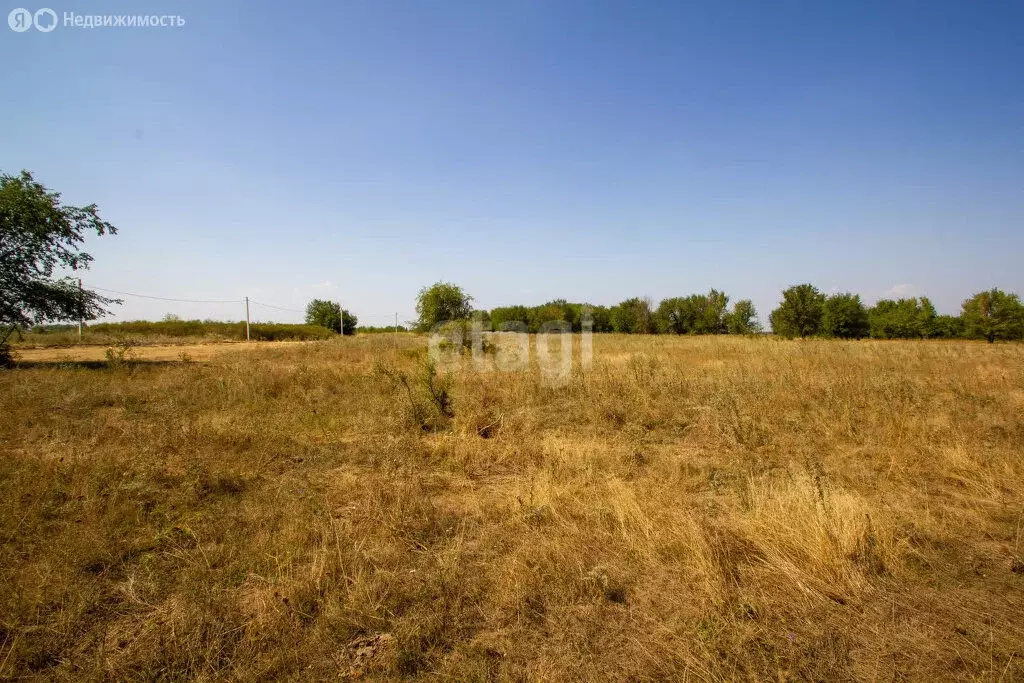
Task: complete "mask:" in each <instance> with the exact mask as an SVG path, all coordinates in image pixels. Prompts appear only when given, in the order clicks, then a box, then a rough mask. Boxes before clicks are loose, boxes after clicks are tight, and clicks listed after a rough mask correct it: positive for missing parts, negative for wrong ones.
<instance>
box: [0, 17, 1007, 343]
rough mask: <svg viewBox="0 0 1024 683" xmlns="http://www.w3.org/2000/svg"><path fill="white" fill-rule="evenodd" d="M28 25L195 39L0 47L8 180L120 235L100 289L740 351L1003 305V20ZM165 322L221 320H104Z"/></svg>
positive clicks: (206, 20) (9, 39)
mask: <svg viewBox="0 0 1024 683" xmlns="http://www.w3.org/2000/svg"><path fill="white" fill-rule="evenodd" d="M54 1H56V0H54ZM26 2H27V0H18V2H17V3H12V2H9V3H8V4H9V5H10V6H9V7H7V8H6V9H5V12H8V11H10V10H11V9H13V8H14V7H16V6H22V7H27V6H28V5H26V4H25V3H26ZM50 6H51V7H53V9H54V10H56V11H57V14H58V16H60V15H62V14H63V12H66V11H76V12H78V13H83V14H84V13H99V14H119V13H131V14H136V13H142V12H145V13H147V14H177V15H180V16H182V17H183V18H184V19H185V21H186V23H185V25H184V26H183V27H181V28H102V29H92V30H89V29H82V28H73V27H65V26H58V27H57V28H56V29H55V30H54V31H52V32H51V33H45V34H44V33H39V32H36V31H35V30H31V31H29V32H26V33H14V32H12V31H10V30H7V28H6V27H4V29H3V34H2V37H0V57H2V60H3V64H4V70H3V72H2V76H0V78H2V85H3V87H2V94H0V97H2V98H3V105H2V108H0V112H2V117H3V118H2V124H3V126H2V131H0V150H2V154H0V169H2V170H3V171H4V172H7V173H13V172H16V171H18V170H20V169H22V168H27V169H30V170H32V171H34V172H35V174H36V176H37V178H38V179H39V180H41V181H42V182H44V183H46V184H47V185H48V186H50V187H52V188H54V189H57V190H60V191H62V192H63V193H64V194H65V197H66V199H67V200H68V201H71V202H74V203H85V202H96V203H98V204H99V206H100V208H101V210H102V213H103V215H104V216H105V217H106V218H107V219H109V220H111V221H112V222H114V223H115V224H116V225H117V226H118V227H119V228H120V230H121V232H120V234H119V235H118V236H116V237H114V238H111V239H107V238H104V239H101V240H90V244H89V246H90V249H91V250H92V251H93V253H94V255H95V257H96V263H95V265H94V267H93V269H92V270H91V271H89V272H88V273H87V274H86V277H85V279H86V282H87V283H89V284H92V285H97V286H102V287H108V288H113V289H120V290H127V291H130V292H140V293H144V294H154V295H158V296H168V297H179V298H201V299H240V298H241V297H243V296H245V295H249V296H251V297H254V298H255V299H257V300H260V301H264V302H267V303H272V304H277V305H280V306H284V307H288V308H297V309H298V308H302V307H303V306H304V305H305V303H306V302H307V301H308V300H309V299H310V298H312V297H322V298H331V299H340V300H341V301H342V302H343V303H344V305H345V306H346V307H348V308H351V309H352V310H353V311H354V312H355V313H356V314H358V315H359V316H360V318H361V320H362V321H363V322H366V323H370V324H372V323H377V324H384V323H385V322H386V321H387V318H388V315H389V314H393V313H394V312H398V313H400V314H401V317H402V319H403V320H405V319H408V318H409V317H411V315H412V310H413V301H414V297H415V294H416V292H417V290H418V289H419V288H420V287H421V286H422V285H425V284H429V283H431V282H434V281H435V280H439V279H445V280H451V281H454V282H456V283H458V284H460V285H462V286H463V287H465V288H466V290H467V291H468V292H469V293H471V294H472V295H474V296H475V297H476V303H477V305H478V306H479V307H484V308H491V307H494V306H498V305H505V304H512V303H524V304H536V303H542V302H544V301H546V300H549V299H552V298H559V297H564V298H567V299H569V300H574V301H584V300H586V301H591V302H594V303H603V304H613V303H615V302H617V301H619V300H621V299H624V298H626V297H629V296H650V297H652V298H653V299H654V301H655V303H657V301H658V300H659V299H661V298H663V297H665V296H672V295H685V294H689V293H692V292H698V291H706V290H707V289H709V288H711V287H716V288H718V289H724V290H725V291H726V292H727V293H728V294H729V295H730V296H731V297H732V299H733V300H734V301H735V300H736V299H740V298H751V299H753V300H754V303H755V304H756V306H757V308H758V311H759V313H760V317H761V320H762V321H766V320H767V314H768V312H769V311H770V309H771V308H773V307H774V306H775V304H776V302H777V301H778V299H779V292H780V291H781V290H782V289H783V288H784V287H786V286H788V285H790V284H795V283H799V282H805V281H809V282H812V283H814V284H816V285H817V286H818V287H820V288H821V289H822V290H825V291H846V290H850V291H855V292H859V293H861V294H862V295H863V296H864V298H865V299H866V300H867V301H868V302H873V301H874V300H876V299H878V298H879V297H883V296H887V295H891V294H893V293H896V294H911V295H921V294H925V295H929V296H931V297H932V299H933V301H934V302H935V303H936V305H937V307H938V308H939V310H940V312H956V311H957V310H958V308H959V303H960V301H961V300H962V299H963V298H965V297H966V296H968V295H969V294H971V293H972V292H974V291H977V290H979V289H983V288H988V287H992V286H999V287H1001V288H1003V289H1008V290H1014V291H1017V292H1020V293H1024V275H1022V272H1024V269H1022V267H1021V265H1022V259H1021V257H1022V255H1024V229H1022V228H1024V71H1022V68H1024V5H1022V4H1021V3H1019V2H1014V3H972V2H915V3H912V2H862V1H858V2H849V3H840V2H782V3H773V2H745V3H734V2H703V3H696V2H695V3H688V2H687V3H684V2H665V3H657V2H604V1H601V2H554V1H550V0H544V1H532V0H531V1H519V0H516V1H515V2H506V3H497V2H493V3H492V2H476V1H475V2H454V1H451V0H443V1H441V2H421V1H415V2H396V1H392V0H380V1H372V2H371V1H365V2H324V3H283V2H275V3H273V4H268V3H262V2H246V3H243V2H155V3H145V2H105V1H96V2H90V3H77V4H76V6H69V5H54V4H51V5H50ZM29 8H30V9H33V10H34V9H36V7H35V6H31V7H29ZM168 312H173V313H176V314H178V315H182V316H185V317H217V318H233V319H238V318H239V317H240V316H241V315H242V311H241V308H240V307H239V306H237V305H227V306H225V305H220V306H218V305H204V304H174V303H168V302H156V301H144V300H135V299H131V298H129V299H128V301H127V302H126V304H125V305H124V306H123V307H120V308H119V309H118V310H117V312H116V316H115V317H116V318H118V319H133V318H159V317H161V316H163V315H164V314H165V313H168ZM254 316H255V317H259V318H262V319H270V318H273V319H278V320H295V319H298V318H299V317H300V316H299V315H297V314H290V313H286V312H275V311H272V310H269V309H257V308H254Z"/></svg>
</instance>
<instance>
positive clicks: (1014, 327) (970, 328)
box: [961, 289, 1024, 343]
mask: <svg viewBox="0 0 1024 683" xmlns="http://www.w3.org/2000/svg"><path fill="white" fill-rule="evenodd" d="M961 317H962V318H963V323H964V329H965V332H966V334H967V335H968V336H970V337H973V338H975V339H986V340H988V342H989V343H992V342H994V341H996V340H1010V339H1021V338H1024V306H1022V305H1021V301H1020V297H1019V296H1017V295H1016V294H1008V293H1006V292H1004V291H1002V290H999V289H990V290H988V291H986V292H978V293H977V294H975V295H974V296H972V297H971V298H970V299H967V300H966V301H964V303H963V312H962V313H961Z"/></svg>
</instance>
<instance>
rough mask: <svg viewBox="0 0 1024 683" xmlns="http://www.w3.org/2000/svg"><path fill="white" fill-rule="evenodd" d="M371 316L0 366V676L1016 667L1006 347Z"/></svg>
mask: <svg viewBox="0 0 1024 683" xmlns="http://www.w3.org/2000/svg"><path fill="white" fill-rule="evenodd" d="M392 343H393V340H392V339H390V338H387V339H382V338H380V337H377V336H365V337H356V338H348V339H343V340H342V339H335V340H332V341H327V342H316V343H307V344H276V345H260V346H256V345H252V346H248V347H246V346H242V345H233V346H230V347H225V348H224V349H223V351H222V349H221V348H220V347H218V348H217V350H216V351H215V352H214V351H211V352H209V354H208V355H201V354H200V353H198V352H195V353H194V352H192V351H188V352H187V353H188V355H189V356H191V357H192V358H193V362H173V363H150V364H147V363H115V364H113V365H112V366H111V367H103V366H101V365H100V364H94V365H92V366H89V367H87V366H85V365H76V364H74V363H67V362H55V363H53V364H46V363H42V362H38V361H42V360H43V359H42V358H37V359H35V360H36V361H37V362H34V363H32V364H31V365H29V366H28V367H22V368H18V369H14V370H10V371H2V372H0V416H2V419H0V445H2V453H3V457H2V459H0V536H2V542H3V545H2V547H3V554H2V555H0V585H2V586H4V588H3V590H2V591H0V678H7V677H10V678H14V677H30V678H31V677H36V678H41V679H43V678H45V679H56V680H81V679H101V678H113V679H119V680H123V679H147V680H148V679H154V678H164V679H178V678H184V677H192V678H197V679H203V680H210V679H222V678H228V679H244V680H251V679H269V678H291V679H295V680H311V679H327V678H331V679H337V678H339V676H340V677H365V678H383V679H390V678H401V677H423V678H441V679H455V680H491V679H493V680H524V679H525V680H588V679H613V680H658V679H666V678H693V679H698V680H720V679H735V678H758V679H797V680H799V679H803V680H821V679H872V680H874V679H886V680H889V679H896V678H901V679H902V678H909V679H915V680H920V679H926V678H932V679H949V678H957V679H966V680H986V681H1002V680H1005V681H1010V680H1021V679H1024V616H1022V615H1024V540H1022V534H1024V477H1022V475H1024V461H1022V455H1024V420H1022V412H1024V346H1022V345H999V344H997V345H986V344H975V343H966V342H948V343H929V342H867V341H865V342H849V343H847V342H838V341H833V342H828V341H807V342H783V341H777V340H772V339H737V338H671V337H662V336H659V337H640V336H634V337H622V336H614V335H607V336H604V335H599V336H597V337H596V339H595V349H594V359H595V362H594V366H593V368H592V369H591V370H589V371H586V372H581V371H579V370H577V371H575V372H574V373H573V375H572V377H571V378H570V380H569V382H568V384H567V385H566V386H564V387H560V388H559V387H551V386H548V385H547V384H545V382H543V381H541V378H540V375H539V370H538V368H536V367H532V368H530V369H529V370H527V371H520V372H489V373H476V372H473V371H472V370H470V369H469V367H468V364H467V367H465V368H464V369H461V370H455V371H453V372H452V375H451V376H450V377H448V378H446V377H445V376H444V375H438V376H435V375H432V374H431V372H430V370H429V367H428V366H427V365H425V364H424V362H423V350H424V348H425V346H426V344H425V341H424V340H423V339H422V338H417V337H414V336H411V335H408V336H404V337H402V338H401V340H400V348H398V349H395V348H393V347H392ZM62 351H63V350H62ZM181 351H182V347H174V348H172V349H170V350H168V351H166V353H168V354H171V353H173V356H172V357H171V358H163V357H162V356H161V357H159V358H158V359H163V360H180V356H179V354H180V353H181ZM153 353H156V351H153ZM160 353H163V352H162V351H161V352H160ZM100 357H102V355H101V356H100ZM52 360H54V361H61V359H60V358H59V357H53V358H52Z"/></svg>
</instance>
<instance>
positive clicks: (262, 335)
mask: <svg viewBox="0 0 1024 683" xmlns="http://www.w3.org/2000/svg"><path fill="white" fill-rule="evenodd" d="M87 332H88V334H104V335H110V336H113V337H119V336H122V335H135V336H164V337H220V338H223V339H239V340H242V339H245V321H244V320H243V321H240V322H236V323H230V322H216V321H210V320H205V321H204V320H172V321H160V322H153V321H149V320H136V321H132V322H123V323H97V324H95V325H90V326H89V327H88V329H87ZM331 334H332V333H331V331H330V330H328V329H327V328H324V327H320V326H319V325H292V324H284V323H254V324H252V325H251V326H250V335H251V337H252V339H254V340H257V341H305V340H314V339H327V338H328V337H330V336H331Z"/></svg>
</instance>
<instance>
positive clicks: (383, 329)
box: [356, 325, 409, 334]
mask: <svg viewBox="0 0 1024 683" xmlns="http://www.w3.org/2000/svg"><path fill="white" fill-rule="evenodd" d="M408 331H409V328H407V327H405V326H404V325H399V326H398V329H395V326H394V325H360V326H359V327H357V328H356V332H358V333H359V334H385V333H387V332H392V333H394V332H408Z"/></svg>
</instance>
